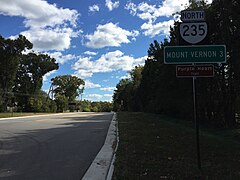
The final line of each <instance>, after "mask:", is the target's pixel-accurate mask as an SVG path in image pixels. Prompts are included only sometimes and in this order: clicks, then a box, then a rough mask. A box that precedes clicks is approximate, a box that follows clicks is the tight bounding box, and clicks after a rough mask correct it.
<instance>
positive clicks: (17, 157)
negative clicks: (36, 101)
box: [0, 113, 113, 180]
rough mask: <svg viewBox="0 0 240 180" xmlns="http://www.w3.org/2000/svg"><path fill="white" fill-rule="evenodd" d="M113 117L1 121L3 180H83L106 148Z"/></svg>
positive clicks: (0, 178) (74, 115)
mask: <svg viewBox="0 0 240 180" xmlns="http://www.w3.org/2000/svg"><path fill="white" fill-rule="evenodd" d="M112 115H113V114H112V113H70V114H57V115H47V116H45V115H44V116H37V117H31V118H30V117H28V118H20V119H8V120H0V180H80V179H81V178H82V177H83V175H84V174H85V172H86V170H87V169H88V167H89V166H90V164H91V162H92V161H93V160H94V158H95V157H96V155H97V153H98V152H99V150H100V149H101V147H102V145H103V144H104V141H105V138H106V135H107V130H108V128H109V125H110V122H111V119H112Z"/></svg>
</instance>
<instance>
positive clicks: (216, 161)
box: [113, 112, 240, 180]
mask: <svg viewBox="0 0 240 180" xmlns="http://www.w3.org/2000/svg"><path fill="white" fill-rule="evenodd" d="M117 119H118V127H119V140H120V142H119V146H118V151H117V155H116V161H115V170H114V177H113V179H114V180H128V179H129V180H134V179H146V180H155V179H184V180H185V179H191V180H193V179H204V180H205V179H210V180H211V179H213V180H215V179H217V180H219V179H224V180H225V179H227V180H228V179H230V180H231V179H233V180H234V179H240V141H239V136H236V133H237V131H234V133H229V131H228V132H227V133H225V130H221V131H220V130H216V132H214V131H213V130H211V131H208V130H204V131H202V130H200V146H201V162H202V170H201V171H200V170H198V168H197V160H196V159H197V158H196V141H195V129H194V128H193V125H192V123H191V122H184V121H180V120H179V121H178V120H176V119H171V118H168V117H165V116H161V115H154V114H146V113H126V112H120V113H118V114H117Z"/></svg>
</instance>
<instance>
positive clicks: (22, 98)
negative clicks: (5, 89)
mask: <svg viewBox="0 0 240 180" xmlns="http://www.w3.org/2000/svg"><path fill="white" fill-rule="evenodd" d="M58 67H59V66H58V64H57V63H56V60H55V59H54V58H51V57H50V56H49V55H47V54H36V53H29V54H26V55H22V56H21V58H20V64H19V67H18V70H17V74H16V80H15V85H14V93H15V95H16V96H17V101H18V103H19V105H20V106H22V107H23V110H27V111H31V108H30V107H29V106H28V105H27V104H29V103H27V102H28V101H29V98H30V97H31V98H33V97H37V96H38V95H39V93H40V90H41V87H42V83H43V82H42V81H43V76H44V75H45V74H46V73H48V72H50V71H52V70H57V69H58Z"/></svg>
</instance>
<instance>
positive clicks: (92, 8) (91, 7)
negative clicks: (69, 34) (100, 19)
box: [88, 4, 100, 12]
mask: <svg viewBox="0 0 240 180" xmlns="http://www.w3.org/2000/svg"><path fill="white" fill-rule="evenodd" d="M99 10H100V8H99V6H98V5H97V4H94V5H92V6H89V8H88V11H89V12H98V11H99Z"/></svg>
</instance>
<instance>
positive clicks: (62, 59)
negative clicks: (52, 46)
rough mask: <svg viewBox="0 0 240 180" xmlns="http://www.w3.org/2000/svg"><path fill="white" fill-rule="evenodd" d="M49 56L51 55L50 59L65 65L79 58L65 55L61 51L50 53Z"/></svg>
mask: <svg viewBox="0 0 240 180" xmlns="http://www.w3.org/2000/svg"><path fill="white" fill-rule="evenodd" d="M48 54H49V55H50V57H52V58H54V59H56V62H57V63H59V64H64V63H66V62H68V61H71V60H75V59H76V58H77V56H75V55H72V54H67V55H63V54H62V53H61V52H59V51H57V52H53V53H48Z"/></svg>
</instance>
